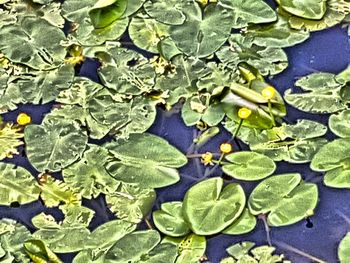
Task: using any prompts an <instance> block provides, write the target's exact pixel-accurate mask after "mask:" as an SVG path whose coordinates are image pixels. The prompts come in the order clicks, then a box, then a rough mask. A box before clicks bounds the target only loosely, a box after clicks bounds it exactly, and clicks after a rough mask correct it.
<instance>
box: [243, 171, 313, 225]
mask: <svg viewBox="0 0 350 263" xmlns="http://www.w3.org/2000/svg"><path fill="white" fill-rule="evenodd" d="M317 202H318V190H317V185H316V184H313V183H305V182H303V181H302V179H301V176H300V174H297V173H290V174H281V175H276V176H272V177H269V178H267V179H265V180H264V181H263V182H261V183H260V184H259V185H258V186H257V187H256V188H255V189H254V190H253V192H252V193H251V195H250V197H249V201H248V207H249V210H250V212H251V213H252V214H253V215H260V214H267V222H268V224H269V225H271V226H285V225H290V224H294V223H296V222H298V221H300V220H303V219H304V218H305V217H307V216H309V215H312V214H313V213H314V210H315V208H316V205H317Z"/></svg>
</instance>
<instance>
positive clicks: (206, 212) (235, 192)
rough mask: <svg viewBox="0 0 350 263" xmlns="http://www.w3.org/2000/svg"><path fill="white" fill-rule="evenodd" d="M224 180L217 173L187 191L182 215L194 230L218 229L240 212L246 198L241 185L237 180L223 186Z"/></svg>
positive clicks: (209, 232)
mask: <svg viewBox="0 0 350 263" xmlns="http://www.w3.org/2000/svg"><path fill="white" fill-rule="evenodd" d="M223 184H224V181H223V180H222V179H221V178H219V177H216V178H211V179H208V180H205V181H203V182H200V183H198V184H196V185H194V186H192V187H191V188H190V189H189V190H188V191H187V193H186V195H185V197H184V201H183V215H184V218H185V220H186V222H187V223H188V224H189V227H190V228H191V230H192V231H193V232H194V233H195V234H197V235H212V234H216V233H219V232H220V231H222V230H224V229H225V228H226V227H228V226H229V225H231V224H232V223H233V221H234V220H235V219H237V218H238V217H239V216H240V215H241V214H242V212H243V209H244V206H245V201H246V198H245V194H244V191H243V188H242V187H241V186H240V185H239V184H234V183H232V184H229V185H227V186H225V187H224V185H223ZM203 193H207V194H206V195H203ZM199 200H200V202H199Z"/></svg>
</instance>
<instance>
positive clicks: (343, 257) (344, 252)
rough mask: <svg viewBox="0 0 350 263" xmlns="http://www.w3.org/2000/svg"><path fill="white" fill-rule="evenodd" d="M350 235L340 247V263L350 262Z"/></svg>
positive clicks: (347, 235) (348, 234)
mask: <svg viewBox="0 0 350 263" xmlns="http://www.w3.org/2000/svg"><path fill="white" fill-rule="evenodd" d="M349 248H350V233H347V234H346V236H345V237H344V238H343V239H342V241H341V242H340V244H339V247H338V258H339V260H340V263H347V262H349V260H350V249H349Z"/></svg>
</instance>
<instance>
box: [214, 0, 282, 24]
mask: <svg viewBox="0 0 350 263" xmlns="http://www.w3.org/2000/svg"><path fill="white" fill-rule="evenodd" d="M220 3H221V4H222V5H223V6H224V7H225V8H226V9H228V10H230V11H231V12H232V13H233V26H232V27H233V28H242V27H246V26H248V25H249V24H261V23H269V22H274V21H276V19H277V16H276V13H275V11H274V10H273V9H272V8H271V7H270V6H269V5H268V4H267V3H265V2H264V1H262V0H248V1H247V0H238V1H237V0H220Z"/></svg>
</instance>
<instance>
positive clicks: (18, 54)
mask: <svg viewBox="0 0 350 263" xmlns="http://www.w3.org/2000/svg"><path fill="white" fill-rule="evenodd" d="M63 40H65V36H64V33H63V31H62V30H61V29H59V28H56V27H54V26H52V25H50V24H49V22H47V21H46V20H44V19H41V18H35V17H30V16H28V17H25V18H23V19H22V20H21V21H20V23H19V24H9V25H5V26H3V27H1V28H0V50H1V52H2V53H4V54H5V56H6V57H7V58H8V59H10V60H11V61H13V62H16V63H21V64H24V65H27V66H29V67H31V68H34V69H39V70H48V69H53V68H57V67H58V66H59V65H60V64H62V63H63V60H64V58H65V56H66V50H65V49H64V47H63V46H61V45H60V42H61V41H63Z"/></svg>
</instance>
